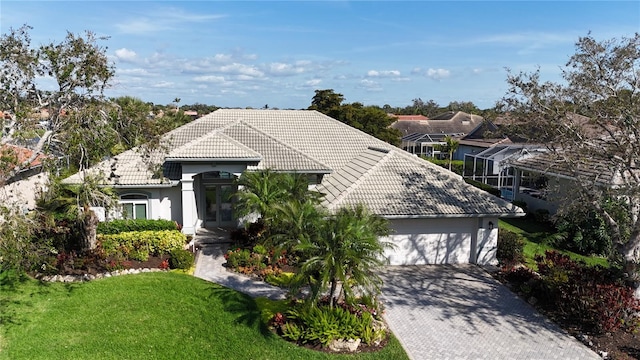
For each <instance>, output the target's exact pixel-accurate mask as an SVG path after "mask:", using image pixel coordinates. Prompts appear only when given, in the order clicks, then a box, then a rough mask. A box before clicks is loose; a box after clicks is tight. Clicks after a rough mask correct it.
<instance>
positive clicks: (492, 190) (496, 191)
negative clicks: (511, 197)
mask: <svg viewBox="0 0 640 360" xmlns="http://www.w3.org/2000/svg"><path fill="white" fill-rule="evenodd" d="M464 181H465V182H466V183H467V184H469V185H473V186H475V187H477V188H478V189H480V190H484V191H486V192H488V193H489V194H492V195H495V196H498V197H500V196H501V195H502V193H501V192H500V189H496V188H494V187H493V186H491V185H487V184H484V183H481V182H480V181H475V180H472V179H467V178H465V179H464Z"/></svg>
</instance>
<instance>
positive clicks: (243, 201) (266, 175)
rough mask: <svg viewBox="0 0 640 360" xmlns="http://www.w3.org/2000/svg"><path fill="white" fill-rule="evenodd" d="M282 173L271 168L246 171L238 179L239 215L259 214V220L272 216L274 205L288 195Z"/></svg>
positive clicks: (237, 212) (237, 203) (237, 208)
mask: <svg viewBox="0 0 640 360" xmlns="http://www.w3.org/2000/svg"><path fill="white" fill-rule="evenodd" d="M281 178H282V174H279V173H275V172H273V171H270V170H265V171H255V172H254V171H245V172H244V173H243V174H242V176H241V177H240V179H238V185H239V188H238V191H237V192H236V194H235V196H236V203H235V210H236V214H237V215H238V216H239V217H246V216H248V215H251V214H255V215H257V216H258V217H259V218H258V221H265V220H267V219H269V218H270V214H271V210H272V207H273V205H275V204H278V203H280V202H282V201H283V199H284V198H286V197H287V195H288V194H287V192H286V189H285V187H284V186H282V181H281V180H280V179H281Z"/></svg>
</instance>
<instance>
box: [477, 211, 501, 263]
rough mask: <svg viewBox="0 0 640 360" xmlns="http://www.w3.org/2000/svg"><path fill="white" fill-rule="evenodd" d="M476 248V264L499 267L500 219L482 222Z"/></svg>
mask: <svg viewBox="0 0 640 360" xmlns="http://www.w3.org/2000/svg"><path fill="white" fill-rule="evenodd" d="M480 224H481V228H480V229H478V238H477V245H476V246H475V248H476V250H475V251H476V261H475V262H476V264H478V265H497V264H498V260H497V259H496V250H497V249H498V218H484V219H482V220H480Z"/></svg>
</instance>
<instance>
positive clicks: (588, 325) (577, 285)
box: [536, 251, 640, 333]
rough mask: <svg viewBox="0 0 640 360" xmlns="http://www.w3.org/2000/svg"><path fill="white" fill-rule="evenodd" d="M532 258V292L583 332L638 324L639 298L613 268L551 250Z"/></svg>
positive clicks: (630, 327)
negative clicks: (537, 277) (534, 275)
mask: <svg viewBox="0 0 640 360" xmlns="http://www.w3.org/2000/svg"><path fill="white" fill-rule="evenodd" d="M536 261H537V264H538V271H539V273H540V276H541V282H540V284H539V285H540V286H538V287H537V288H536V290H537V291H538V292H537V294H536V295H537V296H539V298H540V299H542V300H543V304H542V305H543V306H546V307H548V308H553V309H554V311H555V312H557V313H560V314H561V315H562V317H564V318H565V319H569V320H570V321H572V322H576V323H578V324H579V325H580V326H581V327H582V328H583V329H585V330H587V331H594V332H599V333H601V332H609V331H614V330H617V329H619V328H624V329H626V330H634V329H636V328H638V326H639V325H640V323H639V319H638V313H639V312H640V301H638V299H635V298H634V297H633V290H632V289H631V288H629V287H627V286H625V285H624V283H623V282H622V281H621V280H620V277H619V276H618V275H617V274H616V273H615V272H614V271H612V270H610V269H605V268H602V267H600V266H595V267H590V266H587V265H586V264H585V263H583V262H576V261H574V260H572V259H570V258H569V256H567V255H563V254H559V253H557V252H553V251H548V252H547V253H546V254H545V256H544V257H538V258H537V259H536Z"/></svg>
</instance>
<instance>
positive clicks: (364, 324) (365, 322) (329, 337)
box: [274, 303, 384, 346]
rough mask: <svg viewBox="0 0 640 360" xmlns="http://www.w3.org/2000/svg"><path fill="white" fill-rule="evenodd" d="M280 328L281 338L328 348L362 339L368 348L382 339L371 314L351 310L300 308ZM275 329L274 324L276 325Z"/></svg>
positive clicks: (287, 314) (288, 313) (346, 308)
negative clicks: (334, 344) (337, 341)
mask: <svg viewBox="0 0 640 360" xmlns="http://www.w3.org/2000/svg"><path fill="white" fill-rule="evenodd" d="M286 320H287V322H286V323H285V324H283V325H282V326H280V331H281V333H282V336H283V337H284V338H286V339H289V340H292V341H296V342H299V343H302V344H311V345H319V344H320V345H322V346H327V345H329V343H331V341H333V340H338V339H357V338H360V339H362V341H363V342H364V343H366V344H370V343H371V342H373V341H378V340H381V339H382V336H383V335H384V333H383V332H381V331H380V329H376V327H375V326H374V323H373V320H374V317H373V315H372V314H371V313H370V312H359V313H354V312H352V311H350V309H349V307H348V306H337V307H334V308H331V307H329V306H318V307H316V306H313V307H310V306H305V305H304V303H300V304H297V305H296V306H295V307H294V308H292V309H290V310H289V311H287V313H286ZM274 325H275V324H274Z"/></svg>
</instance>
